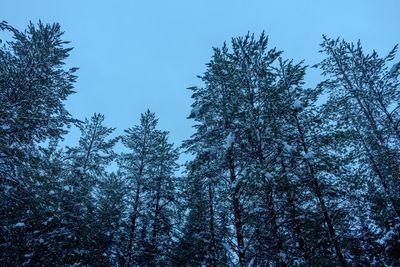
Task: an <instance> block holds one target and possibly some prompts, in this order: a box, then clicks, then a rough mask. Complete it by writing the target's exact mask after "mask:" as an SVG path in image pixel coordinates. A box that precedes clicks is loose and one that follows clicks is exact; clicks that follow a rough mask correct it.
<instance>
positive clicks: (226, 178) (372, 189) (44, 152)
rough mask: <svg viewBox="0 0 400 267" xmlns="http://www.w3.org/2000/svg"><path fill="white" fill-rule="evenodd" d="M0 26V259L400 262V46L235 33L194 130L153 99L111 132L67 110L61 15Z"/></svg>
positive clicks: (196, 112) (208, 77) (206, 83)
mask: <svg viewBox="0 0 400 267" xmlns="http://www.w3.org/2000/svg"><path fill="white" fill-rule="evenodd" d="M0 31H2V32H3V33H8V34H10V36H11V37H12V38H10V40H7V41H3V42H1V41H0V45H1V47H0V114H1V116H0V181H1V184H0V265H2V266H54V265H57V266H240V267H244V266H249V267H250V266H398V265H400V150H399V148H400V125H399V123H400V110H399V103H400V95H399V93H400V83H399V75H400V64H399V63H394V62H395V61H396V52H397V46H395V47H394V48H393V49H392V50H391V51H390V52H389V54H388V55H386V56H385V57H381V56H379V55H378V53H377V52H376V51H373V52H372V53H366V52H364V50H363V48H362V45H361V43H360V42H357V43H351V42H346V41H345V40H342V39H340V38H338V39H332V38H329V37H326V36H323V39H322V43H321V51H320V52H321V53H322V54H323V55H324V59H323V60H322V61H321V62H320V63H318V64H316V65H314V66H311V67H309V66H307V65H306V64H305V63H304V62H303V61H301V62H295V61H294V60H290V59H285V58H284V55H283V52H282V51H280V50H278V49H276V48H270V47H269V45H268V37H267V36H266V35H265V34H264V33H262V34H261V35H260V36H258V37H257V36H254V35H253V34H247V35H245V36H243V37H238V38H233V39H232V40H231V42H230V43H229V44H226V43H225V44H224V45H223V46H222V47H219V48H213V55H212V57H211V59H210V61H209V63H208V64H207V70H206V71H205V73H204V74H203V75H202V76H200V79H201V82H202V84H203V85H202V86H199V87H197V86H195V87H191V88H189V90H191V93H192V100H193V101H192V102H193V104H192V111H191V113H190V115H189V117H188V118H189V119H191V120H193V121H194V128H195V133H194V134H193V135H192V136H191V137H190V138H189V139H188V140H185V141H183V143H182V144H181V145H180V146H179V147H176V146H174V145H173V144H172V143H171V142H170V141H169V140H168V136H169V132H167V131H164V130H161V129H159V127H158V125H157V124H158V119H157V117H156V115H155V114H154V113H153V112H151V111H149V110H147V111H145V112H144V113H142V114H141V116H140V122H139V123H138V124H137V125H133V126H132V127H131V128H129V129H126V130H125V131H124V133H123V134H122V135H121V136H117V137H115V134H114V131H115V129H114V128H112V127H108V126H105V125H104V116H103V115H102V114H99V113H96V114H94V115H93V116H92V117H91V118H88V119H85V120H84V121H80V120H78V119H76V118H73V116H71V114H70V113H69V112H68V111H67V110H66V108H65V104H64V103H65V100H66V99H67V98H68V96H69V95H71V94H73V93H75V92H74V83H75V81H76V79H77V75H76V72H77V70H78V69H77V68H68V67H67V66H66V64H65V61H66V59H67V58H68V56H69V54H70V52H71V50H72V48H70V47H69V42H67V41H65V40H63V32H62V30H61V28H60V25H59V24H44V23H42V22H39V23H38V24H36V25H35V24H32V23H31V24H29V25H28V27H27V29H26V30H24V31H20V30H18V29H16V28H14V27H12V26H10V25H9V24H8V23H6V22H0ZM310 68H316V69H317V70H319V71H320V74H321V75H320V79H321V81H320V82H319V83H318V85H317V86H315V87H307V86H306V85H305V82H304V79H305V75H306V73H307V71H308V70H309V69H310ZM71 127H78V128H79V130H80V133H81V134H80V139H79V142H78V144H77V145H76V146H73V147H70V146H64V145H62V142H63V140H64V137H65V136H66V134H67V133H68V132H69V129H70V128H71ZM118 142H120V143H122V145H123V146H124V152H122V153H116V152H115V149H114V147H115V145H116V144H117V143H118ZM181 153H186V154H190V155H191V160H189V161H188V162H186V164H184V166H183V167H184V170H185V171H184V172H183V173H181V174H180V173H179V172H178V169H179V167H180V166H179V164H178V163H177V160H178V158H179V156H180V154H181ZM112 164H115V165H116V166H117V167H116V168H110V166H111V165H112Z"/></svg>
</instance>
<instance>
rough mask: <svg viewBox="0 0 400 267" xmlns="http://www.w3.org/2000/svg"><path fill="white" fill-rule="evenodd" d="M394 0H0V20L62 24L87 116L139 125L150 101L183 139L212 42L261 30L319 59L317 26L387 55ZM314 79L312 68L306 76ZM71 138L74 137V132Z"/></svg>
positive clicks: (393, 33) (397, 5) (310, 59)
mask: <svg viewBox="0 0 400 267" xmlns="http://www.w3.org/2000/svg"><path fill="white" fill-rule="evenodd" d="M399 11H400V1H398V0H392V1H389V0H388V1H386V0H379V1H378V0H375V1H373V0H352V1H350V0H340V1H339V0H335V1H328V0H314V1H299V0H292V1H281V0H280V1H267V0H258V1H256V0H249V1H244V0H242V1H235V0H230V1H228V0H224V1H222V0H207V1H205V0H197V1H194V0H190V1H189V0H186V1H184V0H181V1H172V0H171V1H166V0H164V1H162V0H159V1H149V0H146V1H145V0H142V1H134V0H131V1H128V0H126V1H118V0H115V1H99V0H97V1H87V0H85V1H84V0H82V1H77V0H75V1H54V0H52V1H51V0H48V1H42V0H35V1H18V0H3V1H2V3H1V4H0V20H6V21H8V22H9V23H10V24H11V25H13V26H15V27H17V28H19V29H24V28H25V26H26V25H27V24H28V22H29V21H32V22H37V21H38V20H39V19H41V20H42V21H43V22H59V23H60V24H61V26H62V28H63V30H64V31H65V39H66V40H69V41H71V42H72V46H74V47H75V49H74V50H73V52H72V55H71V57H70V59H69V60H68V64H69V66H71V67H73V66H76V67H79V68H80V71H79V72H78V75H79V79H78V82H77V84H76V91H77V94H75V95H73V96H71V97H70V99H69V100H68V102H67V107H68V110H69V111H70V112H71V113H72V114H73V115H74V116H75V117H77V118H79V119H83V118H84V117H88V116H90V115H91V114H93V113H94V112H101V113H103V114H105V116H106V124H107V125H108V126H113V127H116V128H117V133H122V131H123V129H125V128H128V127H131V126H132V125H134V124H137V123H138V120H139V114H140V113H141V112H143V111H145V110H146V109H147V108H150V109H151V110H152V111H154V112H156V113H157V115H158V117H159V118H160V127H161V128H163V129H165V130H169V131H170V132H171V140H172V141H173V142H174V143H175V144H177V145H179V144H180V142H181V141H182V140H183V139H186V138H188V137H189V136H190V135H191V133H192V129H191V124H192V122H191V121H189V120H187V119H186V117H187V115H188V114H189V111H190V103H191V99H190V94H189V91H188V90H186V89H185V88H187V87H189V86H193V85H201V82H200V81H199V80H198V79H197V78H196V75H200V74H202V73H203V72H204V70H205V63H207V62H208V61H209V59H210V56H211V53H212V49H211V48H212V46H221V45H222V43H223V42H224V41H225V40H230V38H231V37H236V36H240V35H244V34H245V33H246V32H247V31H251V32H254V33H256V34H259V33H261V32H262V31H263V30H265V31H266V33H267V34H268V35H269V37H270V41H271V42H270V44H271V47H272V46H277V47H278V48H279V49H281V50H284V51H285V54H284V55H285V57H289V58H294V59H297V60H300V59H305V60H306V63H307V64H310V65H311V64H314V63H317V62H318V61H319V60H320V59H321V55H319V54H318V50H319V46H318V45H319V43H320V42H321V36H322V34H327V35H328V36H331V37H337V36H341V37H343V38H345V39H346V40H348V41H357V39H361V41H362V42H363V45H364V47H365V48H366V49H367V50H371V49H376V50H377V51H378V52H380V53H381V54H386V53H387V52H388V51H389V50H390V49H391V48H392V47H393V45H394V44H396V43H399V42H400V15H399ZM316 82H317V77H316V76H315V75H313V74H311V75H310V76H309V83H310V84H312V83H316ZM72 139H74V135H72Z"/></svg>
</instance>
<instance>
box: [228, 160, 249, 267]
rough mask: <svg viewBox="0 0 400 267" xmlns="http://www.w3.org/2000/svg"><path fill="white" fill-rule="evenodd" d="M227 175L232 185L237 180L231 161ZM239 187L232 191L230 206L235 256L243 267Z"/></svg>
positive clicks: (244, 255) (243, 252)
mask: <svg viewBox="0 0 400 267" xmlns="http://www.w3.org/2000/svg"><path fill="white" fill-rule="evenodd" d="M229 173H230V178H231V182H232V183H234V182H235V181H236V180H237V177H236V173H235V163H234V162H233V159H230V160H229ZM239 189H240V187H239V185H237V186H236V187H235V189H234V193H233V196H232V206H233V215H234V220H235V221H234V226H235V231H236V242H237V255H238V258H239V266H240V267H243V266H244V264H245V260H246V254H245V251H244V237H243V230H242V227H243V226H242V215H241V207H240V201H239Z"/></svg>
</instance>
